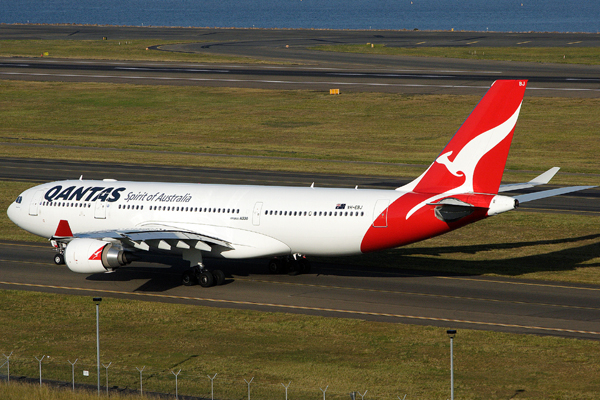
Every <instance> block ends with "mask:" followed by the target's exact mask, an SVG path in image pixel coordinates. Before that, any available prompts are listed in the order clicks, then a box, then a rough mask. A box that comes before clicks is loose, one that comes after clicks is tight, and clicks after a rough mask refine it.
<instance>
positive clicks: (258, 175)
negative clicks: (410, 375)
mask: <svg viewBox="0 0 600 400" xmlns="http://www.w3.org/2000/svg"><path fill="white" fill-rule="evenodd" d="M81 174H83V175H84V177H86V178H93V179H103V178H108V177H110V178H116V179H119V180H140V181H156V180H160V181H169V182H202V183H215V182H220V183H231V184H238V183H244V184H248V183H251V184H266V185H275V184H276V185H307V186H308V185H310V184H311V183H312V182H317V183H316V184H317V185H321V186H330V187H354V185H356V184H359V185H360V186H361V187H365V188H390V189H391V188H394V187H396V186H399V185H400V184H402V183H405V182H406V180H395V179H390V178H389V177H387V178H383V177H364V176H338V175H315V174H311V175H305V174H300V173H279V172H264V171H235V170H227V169H207V168H185V167H161V166H140V165H128V164H111V163H90V162H86V163H80V162H68V161H55V160H28V159H5V158H2V159H0V179H2V180H19V181H31V182H42V181H51V180H57V179H67V178H74V177H78V176H79V175H81ZM598 197H600V191H599V190H597V189H592V190H588V191H585V192H581V193H578V194H573V195H571V196H561V197H557V198H555V199H560V201H558V202H557V203H554V204H549V205H546V207H545V208H544V211H548V210H553V211H555V212H572V211H570V210H569V211H567V209H575V212H583V213H586V214H588V215H598V214H600V209H599V204H600V203H599V202H598ZM534 203H535V202H534ZM572 239H573V240H580V239H581V240H585V239H589V238H572ZM466 247H468V244H466ZM465 251H468V250H465ZM573 251H577V250H576V249H575V250H573ZM53 254H54V253H53V250H52V248H51V247H50V246H49V245H47V244H39V243H24V242H0V270H1V277H0V288H3V289H18V290H35V291H44V292H54V293H67V294H78V295H90V296H95V295H102V296H106V297H119V298H130V299H141V300H147V301H162V302H173V303H184V304H199V305H208V306H216V307H229V308H240V309H253V310H261V311H282V312H292V313H305V314H311V315H322V316H335V317H347V318H362V319H367V320H375V321H385V322H402V323H412V324H422V325H434V326H440V327H453V328H469V329H486V330H495V331H504V332H519V333H534V334H541V335H555V336H565V337H578V338H585V339H593V340H598V339H600V305H599V304H598V302H597V296H598V294H599V292H600V286H591V285H571V284H562V283H547V282H533V281H525V280H517V279H496V278H494V279H492V278H485V277H480V276H453V275H447V274H435V273H422V272H416V271H410V270H394V271H390V270H386V269H377V268H367V267H361V266H350V265H345V264H339V263H327V262H318V263H313V271H312V272H311V273H310V274H306V275H300V276H288V275H269V274H267V273H266V260H246V261H235V262H230V261H224V260H208V264H209V266H210V267H212V268H220V269H223V270H224V271H226V272H227V276H228V280H227V282H226V284H225V285H223V286H220V287H213V288H208V289H204V288H201V287H199V286H194V287H185V286H181V284H180V277H181V272H182V271H183V270H184V269H185V265H183V264H182V262H181V261H180V260H178V259H176V258H168V257H165V258H147V259H144V260H142V261H141V262H136V264H133V266H129V267H126V268H122V269H120V270H118V271H117V272H115V273H113V274H94V275H90V276H86V275H80V274H75V273H72V272H70V271H69V270H68V269H67V268H66V267H65V266H56V265H54V264H53V263H52V257H53ZM148 261H152V262H148ZM398 262H399V263H400V264H401V263H403V262H405V263H407V264H410V255H409V254H408V255H407V256H406V257H402V259H400V260H398Z"/></svg>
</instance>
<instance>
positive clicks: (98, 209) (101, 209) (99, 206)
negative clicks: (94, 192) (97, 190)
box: [94, 201, 106, 219]
mask: <svg viewBox="0 0 600 400" xmlns="http://www.w3.org/2000/svg"><path fill="white" fill-rule="evenodd" d="M94 207H95V208H94V218H96V219H106V203H105V202H103V201H97V202H96V205H95V206H94Z"/></svg>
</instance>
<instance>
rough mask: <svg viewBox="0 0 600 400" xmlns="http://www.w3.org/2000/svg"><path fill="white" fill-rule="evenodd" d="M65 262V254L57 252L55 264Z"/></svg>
mask: <svg viewBox="0 0 600 400" xmlns="http://www.w3.org/2000/svg"><path fill="white" fill-rule="evenodd" d="M64 263H65V256H64V255H62V254H60V253H57V254H56V255H55V256H54V264H56V265H63V264H64Z"/></svg>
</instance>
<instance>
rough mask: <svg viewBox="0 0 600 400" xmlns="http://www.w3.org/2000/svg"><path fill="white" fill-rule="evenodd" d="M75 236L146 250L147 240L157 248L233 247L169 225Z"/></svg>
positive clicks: (205, 248)
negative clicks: (120, 243)
mask: <svg viewBox="0 0 600 400" xmlns="http://www.w3.org/2000/svg"><path fill="white" fill-rule="evenodd" d="M73 236H74V237H76V238H88V239H108V238H110V239H113V240H118V241H120V242H122V243H123V244H125V245H128V246H131V247H135V248H137V249H140V250H148V249H149V247H150V246H149V245H148V242H153V243H155V244H156V246H157V247H158V248H159V249H162V250H171V248H172V247H176V248H180V249H197V250H204V251H210V250H211V248H212V246H214V245H218V246H222V247H225V248H229V249H233V248H234V247H233V245H232V244H231V243H230V242H228V241H225V240H221V239H219V238H215V237H212V236H208V235H202V234H199V233H196V232H192V231H186V230H183V229H182V230H180V229H173V228H169V227H162V226H160V225H158V226H148V227H144V228H143V229H124V230H114V231H98V232H87V233H79V234H75V235H73Z"/></svg>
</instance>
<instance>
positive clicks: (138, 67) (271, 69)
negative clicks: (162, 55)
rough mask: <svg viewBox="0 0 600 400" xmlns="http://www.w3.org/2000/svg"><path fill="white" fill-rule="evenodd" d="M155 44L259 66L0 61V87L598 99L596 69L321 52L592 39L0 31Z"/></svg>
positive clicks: (573, 43)
mask: <svg viewBox="0 0 600 400" xmlns="http://www.w3.org/2000/svg"><path fill="white" fill-rule="evenodd" d="M103 37H108V38H112V39H141V38H144V39H156V40H157V41H158V44H160V40H185V41H190V40H191V41H197V42H196V43H183V44H169V45H164V46H152V48H153V49H154V50H153V51H161V50H162V51H175V52H185V53H198V52H200V53H206V54H217V55H230V56H241V57H251V58H253V59H259V60H262V61H264V62H265V64H227V65H215V64H202V63H173V62H125V61H93V60H85V61H82V60H66V59H63V60H59V59H45V58H44V59H41V58H37V59H36V58H2V59H0V79H19V80H49V81H67V82H89V81H97V82H115V83H134V84H151V85H199V86H227V87H243V88H266V89H307V90H319V91H327V90H329V89H330V88H339V89H340V90H341V91H342V92H343V91H377V92H392V93H408V94H417V93H418V94H422V93H424V94H439V93H445V94H473V95H481V94H483V93H484V92H485V90H487V88H488V87H489V85H490V84H491V83H492V82H493V81H494V80H496V79H529V80H530V83H529V85H528V88H527V95H528V96H561V97H586V98H589V97H591V98H597V97H600V68H599V67H598V66H594V65H572V64H544V63H519V62H499V61H487V60H486V61H478V60H459V59H447V58H428V57H404V56H385V55H375V54H352V53H334V52H324V51H317V50H314V49H313V47H314V46H317V45H320V44H366V43H385V44H386V46H390V47H394V46H397V47H398V46H404V47H415V46H460V47H469V46H475V45H476V46H491V47H499V46H516V47H519V46H520V47H536V46H537V47H554V46H562V47H588V46H598V45H599V44H600V38H599V37H598V35H592V34H559V33H553V34H539V33H530V34H528V33H519V34H512V33H511V34H509V33H480V32H420V31H329V30H323V31H320V30H316V31H314V30H260V29H256V30H254V29H252V30H247V29H246V30H240V29H199V28H198V29H190V28H141V27H140V28H135V27H89V26H73V27H66V26H29V25H19V26H16V25H1V26H0V39H48V40H52V39H69V40H78V39H79V40H84V39H85V40H93V39H97V40H99V39H102V38H103Z"/></svg>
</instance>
